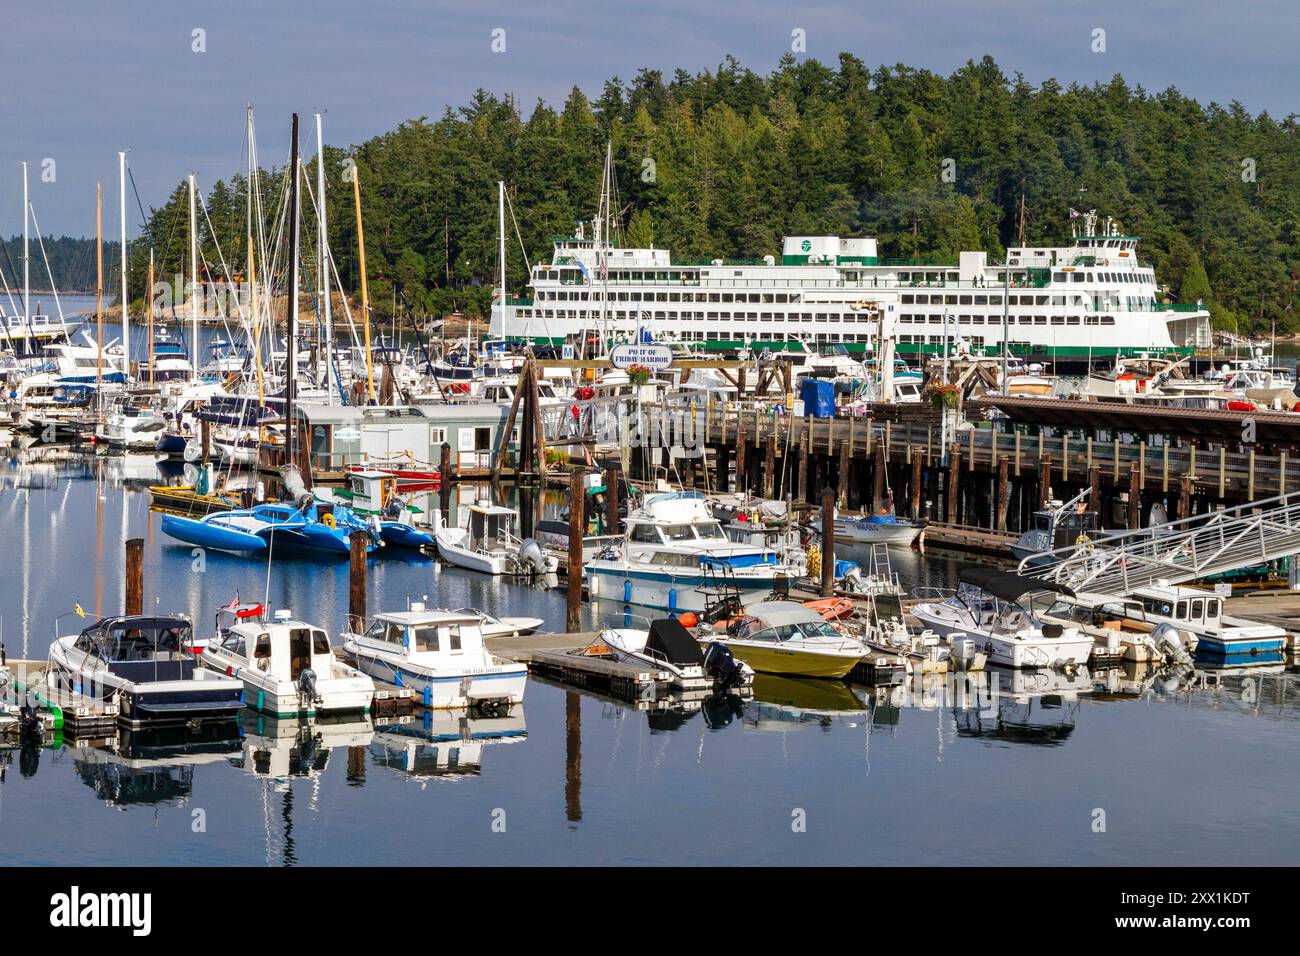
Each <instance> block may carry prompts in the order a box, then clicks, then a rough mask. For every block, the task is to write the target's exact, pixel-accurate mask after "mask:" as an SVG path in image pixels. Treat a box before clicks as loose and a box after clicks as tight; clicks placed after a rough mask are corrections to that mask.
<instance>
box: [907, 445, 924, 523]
mask: <svg viewBox="0 0 1300 956" xmlns="http://www.w3.org/2000/svg"><path fill="white" fill-rule="evenodd" d="M924 464H925V462H924V461H923V460H922V458H921V453H920V450H919V449H918V450H917V452H916V454H914V455H912V483H911V487H910V488H909V489H908V490H909V491H911V493H912V520H913V521H915V520H916V519H918V518H920V517H921V491H922V488H921V486H922V484H924V482H925V476H924V473H923V472H922V471H921V469H922V467H923V466H924Z"/></svg>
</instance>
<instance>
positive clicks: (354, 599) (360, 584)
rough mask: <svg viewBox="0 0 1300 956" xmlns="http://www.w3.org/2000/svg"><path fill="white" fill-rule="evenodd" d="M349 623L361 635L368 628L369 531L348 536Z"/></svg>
mask: <svg viewBox="0 0 1300 956" xmlns="http://www.w3.org/2000/svg"><path fill="white" fill-rule="evenodd" d="M348 544H349V545H350V546H351V550H350V551H349V555H348V556H349V559H350V562H349V566H348V623H349V624H350V625H351V627H352V629H353V630H354V631H356V632H357V633H360V632H361V631H362V630H364V629H365V626H366V549H367V548H368V547H369V545H370V532H369V531H353V532H352V534H350V535H348Z"/></svg>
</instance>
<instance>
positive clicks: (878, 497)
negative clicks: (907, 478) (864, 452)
mask: <svg viewBox="0 0 1300 956" xmlns="http://www.w3.org/2000/svg"><path fill="white" fill-rule="evenodd" d="M888 470H889V459H888V458H887V457H886V455H885V446H884V445H877V446H876V466H875V467H874V468H873V469H872V471H873V472H874V474H872V476H871V513H872V514H880V509H881V508H883V507H884V506H885V478H886V476H887V474H888Z"/></svg>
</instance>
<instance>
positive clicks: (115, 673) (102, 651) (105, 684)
mask: <svg viewBox="0 0 1300 956" xmlns="http://www.w3.org/2000/svg"><path fill="white" fill-rule="evenodd" d="M198 651H199V649H198V648H196V646H195V643H194V628H193V625H192V624H191V623H190V621H189V619H188V618H185V617H182V616H180V615H154V616H140V615H133V616H124V617H109V618H103V619H101V620H99V621H96V622H95V623H94V624H92V625H90V626H89V627H87V628H85V629H84V630H83V631H81V633H80V634H72V635H68V636H64V637H58V638H55V640H54V643H53V644H51V645H50V652H49V667H48V672H47V673H48V677H47V680H49V681H50V682H51V684H52V685H54V684H57V685H59V686H61V688H62V689H64V690H69V691H72V692H74V693H78V694H82V695H84V696H86V697H90V698H95V699H105V698H115V699H116V700H117V701H118V703H119V705H120V717H119V719H120V720H122V721H125V722H126V723H129V724H144V723H165V722H186V721H193V720H208V719H218V720H230V719H233V718H234V717H235V716H236V715H237V714H238V713H239V711H240V709H241V708H242V707H243V706H244V685H243V682H241V681H239V680H237V679H235V678H233V677H228V676H226V675H225V674H218V673H215V672H213V671H210V670H207V669H205V668H202V667H200V666H199V662H198Z"/></svg>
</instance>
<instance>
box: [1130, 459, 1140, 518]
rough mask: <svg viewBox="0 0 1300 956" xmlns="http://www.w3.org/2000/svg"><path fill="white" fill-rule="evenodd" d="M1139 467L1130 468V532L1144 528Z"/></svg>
mask: <svg viewBox="0 0 1300 956" xmlns="http://www.w3.org/2000/svg"><path fill="white" fill-rule="evenodd" d="M1141 477H1142V476H1141V474H1140V468H1139V466H1138V465H1136V464H1134V465H1133V466H1132V467H1130V468H1129V473H1128V527H1129V530H1130V531H1133V530H1136V529H1138V528H1140V527H1142V484H1141Z"/></svg>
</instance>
